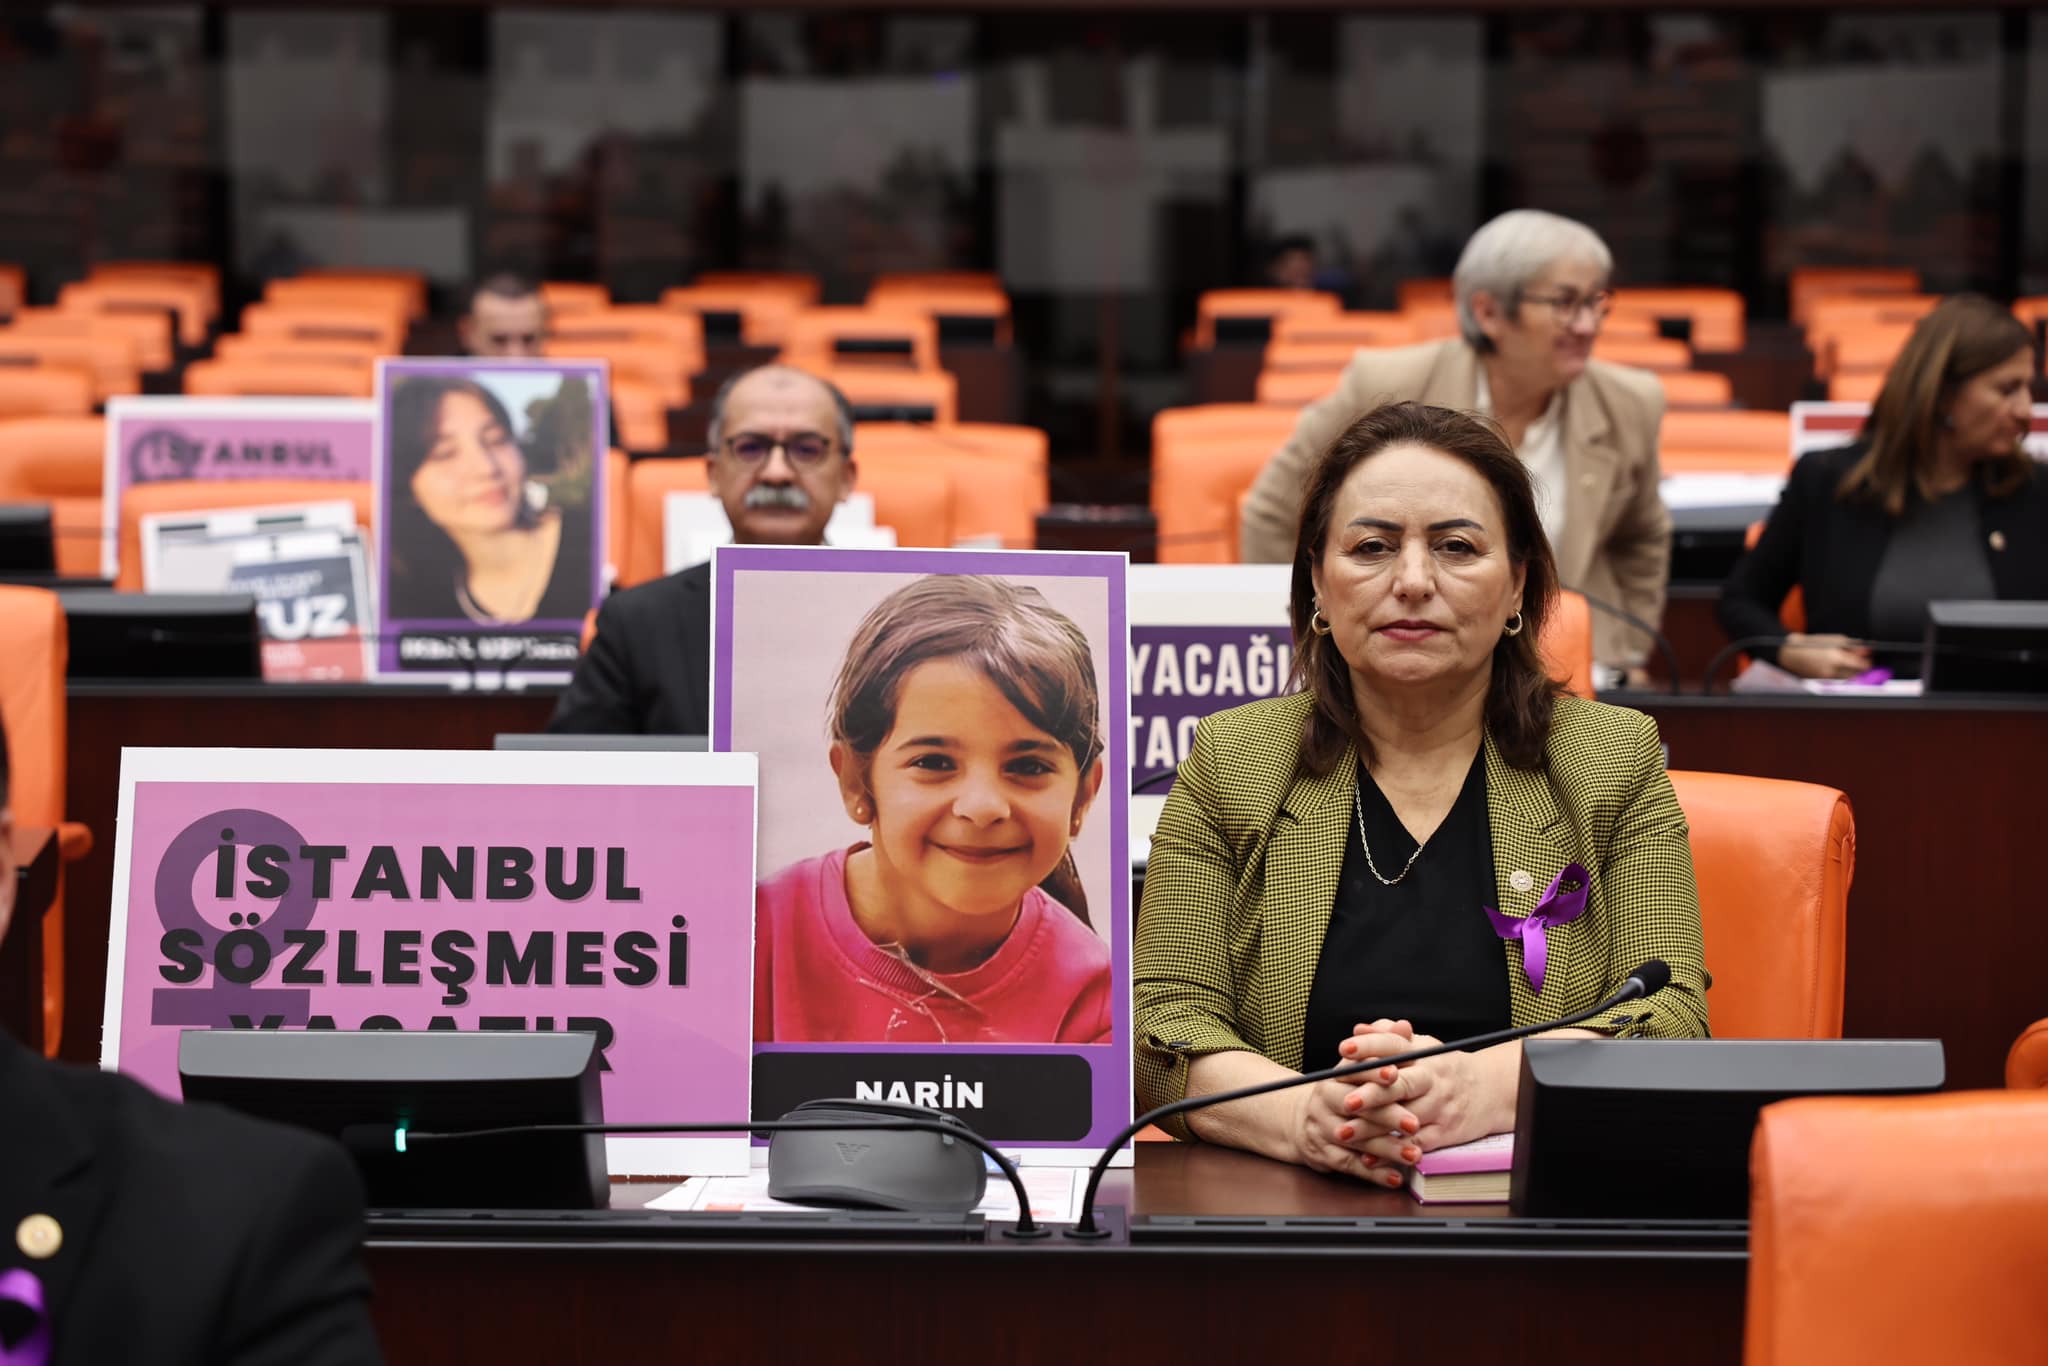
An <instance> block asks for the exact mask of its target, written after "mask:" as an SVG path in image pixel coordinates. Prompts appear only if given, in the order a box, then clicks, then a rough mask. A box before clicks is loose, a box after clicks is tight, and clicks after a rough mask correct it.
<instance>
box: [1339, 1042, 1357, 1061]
mask: <svg viewBox="0 0 2048 1366" xmlns="http://www.w3.org/2000/svg"><path fill="white" fill-rule="evenodd" d="M1337 1051H1338V1052H1339V1053H1342V1054H1343V1055H1344V1056H1345V1057H1347V1058H1355V1057H1357V1056H1358V1045H1357V1044H1355V1043H1353V1042H1351V1040H1349V1039H1346V1040H1345V1041H1344V1042H1343V1043H1340V1044H1338V1045H1337Z"/></svg>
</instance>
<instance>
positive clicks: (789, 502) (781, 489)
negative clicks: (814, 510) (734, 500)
mask: <svg viewBox="0 0 2048 1366" xmlns="http://www.w3.org/2000/svg"><path fill="white" fill-rule="evenodd" d="M740 505H741V506H742V507H747V508H769V509H773V510H776V511H789V512H808V511H809V510H810V507H811V495H809V494H808V493H805V492H804V491H803V490H802V489H801V488H799V487H797V486H796V485H795V484H756V485H754V487H752V488H750V489H748V490H747V496H746V497H745V498H742V499H741V500H740Z"/></svg>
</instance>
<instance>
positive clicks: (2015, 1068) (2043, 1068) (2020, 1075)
mask: <svg viewBox="0 0 2048 1366" xmlns="http://www.w3.org/2000/svg"><path fill="white" fill-rule="evenodd" d="M2005 1084H2006V1085H2007V1086H2010V1087H2012V1088H2013V1089H2014V1090H2041V1089H2044V1088H2048V1020H2036V1021H2034V1022H2033V1023H2032V1024H2030V1025H2028V1026H2027V1027H2026V1028H2025V1029H2023V1030H2021V1031H2020V1036H2019V1037H2018V1038H2017V1039H2014V1040H2013V1041H2012V1049H2011V1051H2010V1052H2008V1053H2007V1054H2006V1055H2005Z"/></svg>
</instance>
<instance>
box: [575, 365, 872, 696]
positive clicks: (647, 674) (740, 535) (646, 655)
mask: <svg viewBox="0 0 2048 1366" xmlns="http://www.w3.org/2000/svg"><path fill="white" fill-rule="evenodd" d="M710 445H711V463H710V467H709V470H708V474H709V481H710V484H711V491H712V493H714V494H715V495H717V497H718V501H719V503H720V504H721V505H722V506H723V507H724V508H725V516H726V520H728V521H729V522H731V523H732V534H733V540H734V541H736V542H737V543H739V544H740V545H822V544H823V543H824V540H825V523H826V522H827V521H829V520H830V519H831V516H832V510H833V509H834V508H836V507H838V506H839V504H840V503H841V502H843V501H844V500H845V498H846V496H847V495H848V494H849V493H851V492H853V480H854V464H853V408H852V405H850V404H849V403H848V402H847V401H846V396H845V395H844V394H842V393H840V392H839V390H838V389H837V388H835V387H834V386H833V385H831V384H830V383H828V382H826V381H825V380H822V379H819V378H818V377H817V376H815V375H809V374H806V373H804V372H803V371H801V370H794V369H791V368H789V367H787V366H780V365H769V366H763V367H761V368H760V369H758V370H749V371H747V372H746V373H745V374H742V375H739V376H736V377H735V378H733V379H731V380H728V381H726V383H725V385H724V387H722V388H721V389H720V390H719V391H718V394H717V396H716V397H715V398H713V399H712V401H711V425H710ZM710 678H711V566H709V565H708V564H700V565H693V566H692V567H690V568H688V569H683V570H679V571H677V572H676V573H674V574H670V575H668V576H667V577H666V578H661V579H656V580H655V581H654V582H652V583H645V584H641V585H640V586H638V587H636V588H629V589H626V590H625V591H624V592H620V593H614V594H613V595H612V596H611V597H610V598H608V599H607V600H606V601H605V604H604V607H603V609H602V610H600V611H599V612H598V614H597V634H596V636H595V638H593V639H592V640H591V642H590V648H589V649H588V650H587V651H585V652H584V655H583V659H582V662H581V663H579V664H578V665H577V666H576V676H575V677H574V678H573V679H572V680H571V681H570V684H569V690H568V691H567V692H565V693H563V694H562V699H561V701H560V702H558V703H557V704H556V706H555V714H554V716H553V717H552V718H550V720H549V721H548V729H549V730H550V731H555V732H558V733H561V734H568V735H702V734H704V733H705V732H706V730H707V729H708V728H709V725H710V707H711V699H710Z"/></svg>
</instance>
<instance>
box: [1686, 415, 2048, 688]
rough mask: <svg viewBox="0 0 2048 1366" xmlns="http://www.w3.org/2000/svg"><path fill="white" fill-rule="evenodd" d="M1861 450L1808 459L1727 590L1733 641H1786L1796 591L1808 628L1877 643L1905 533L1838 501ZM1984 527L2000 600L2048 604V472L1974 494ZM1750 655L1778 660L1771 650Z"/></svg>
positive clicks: (1872, 508) (1870, 510)
mask: <svg viewBox="0 0 2048 1366" xmlns="http://www.w3.org/2000/svg"><path fill="white" fill-rule="evenodd" d="M1863 452H1864V446H1863V445H1862V443H1860V442H1858V443H1857V444H1855V445H1852V446H1843V447H1839V448H1836V449H1833V450H1825V451H1811V452H1808V453H1807V454H1806V455H1804V456H1802V457H1800V460H1799V463H1798V464H1797V465H1795V466H1794V467H1793V469H1792V477H1791V479H1790V480H1788V481H1787V482H1786V484H1785V491H1784V493H1783V494H1782V495H1780V497H1779V499H1778V506H1777V507H1776V508H1774V509H1772V511H1771V518H1770V520H1769V521H1768V522H1766V523H1765V524H1764V530H1763V535H1762V536H1761V537H1760V538H1759V539H1758V540H1757V543H1756V545H1755V546H1753V547H1751V549H1750V551H1749V553H1748V554H1746V555H1744V556H1743V557H1742V559H1741V560H1740V561H1739V562H1738V563H1737V564H1736V566H1735V569H1734V572H1733V573H1731V574H1729V576H1728V582H1727V583H1726V584H1725V585H1723V586H1722V589H1721V606H1720V618H1721V629H1723V630H1724V631H1726V632H1727V633H1728V637H1729V639H1731V640H1740V639H1744V638H1746V637H1756V636H1764V637H1769V638H1771V639H1775V640H1783V639H1784V638H1785V635H1786V634H1787V633H1786V630H1785V624H1784V622H1782V621H1780V620H1779V619H1778V608H1779V606H1780V605H1781V604H1782V603H1783V602H1784V601H1785V595H1786V594H1788V593H1790V592H1791V591H1792V590H1793V589H1794V588H1798V589H1800V590H1801V591H1802V592H1803V593H1804V594H1805V597H1806V629H1807V630H1808V631H1810V632H1812V633H1814V634H1817V635H1820V634H1839V635H1845V636H1850V637H1852V638H1854V639H1857V640H1862V639H1867V638H1868V637H1869V635H1870V588H1871V585H1872V584H1874V583H1876V582H1877V570H1878V566H1879V565H1880V564H1881V563H1883V560H1884V550H1885V546H1886V545H1887V544H1888V543H1889V542H1890V541H1891V536H1892V528H1893V527H1894V526H1895V525H1896V523H1895V522H1894V521H1893V519H1892V517H1891V516H1890V514H1888V513H1886V512H1885V510H1884V508H1883V507H1882V506H1881V505H1879V504H1877V503H1875V502H1871V501H1868V500H1865V499H1862V498H1855V499H1848V500H1844V499H1842V498H1839V497H1837V496H1836V495H1835V490H1836V488H1838V487H1839V486H1840V485H1841V482H1842V476H1843V475H1845V474H1847V473H1848V472H1849V470H1850V468H1851V467H1853V466H1854V465H1855V463H1856V462H1857V461H1858V460H1860V459H1862V458H1863ZM1975 493H1976V499H1977V528H1978V531H1979V533H1980V534H1981V535H1982V536H1983V538H1984V540H1983V545H1984V558H1985V559H1986V560H1987V561H1988V562H1989V563H1990V565H1991V581H1992V582H1993V583H1994V584H1995V585H1996V586H1997V588H1998V596H1999V597H2001V598H2048V472H2043V471H2039V470H2037V471H2036V472H2035V474H2034V477H2033V478H2032V479H2029V480H2028V481H2027V482H2026V484H2025V485H2023V486H2022V487H2021V488H2020V489H2019V491H2018V492H2016V493H2014V494H2012V495H2010V496H2009V497H2005V498H1994V497H1992V496H1991V495H1990V494H1988V493H1986V492H1985V491H1984V490H1983V488H1982V487H1981V486H1975ZM1750 653H1751V654H1755V655H1759V656H1761V657H1763V658H1766V659H1770V660H1773V661H1775V660H1776V658H1777V650H1776V649H1775V648H1772V647H1759V648H1756V649H1752V650H1751V651H1750Z"/></svg>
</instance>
